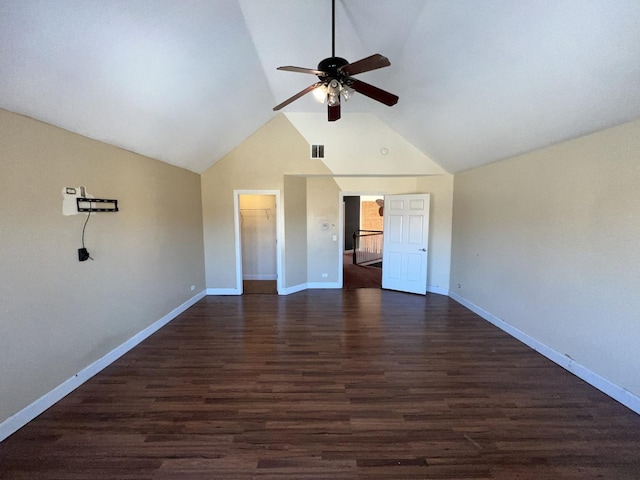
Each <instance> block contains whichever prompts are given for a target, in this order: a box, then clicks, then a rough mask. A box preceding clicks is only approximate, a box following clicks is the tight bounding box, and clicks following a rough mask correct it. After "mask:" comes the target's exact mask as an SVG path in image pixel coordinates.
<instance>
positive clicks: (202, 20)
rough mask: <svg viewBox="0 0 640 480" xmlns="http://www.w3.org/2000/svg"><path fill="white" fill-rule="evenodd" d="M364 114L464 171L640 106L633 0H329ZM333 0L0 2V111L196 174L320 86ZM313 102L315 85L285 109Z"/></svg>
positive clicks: (354, 108)
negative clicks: (383, 99) (367, 68)
mask: <svg viewBox="0 0 640 480" xmlns="http://www.w3.org/2000/svg"><path fill="white" fill-rule="evenodd" d="M336 17H337V19H336V32H337V39H336V54H337V55H338V56H342V57H345V58H347V59H348V60H350V61H355V60H358V59H360V58H363V57H365V56H368V55H371V54H373V53H381V54H383V55H385V56H387V57H388V58H389V59H390V60H391V66H390V67H388V68H385V69H382V70H378V71H375V72H369V73H365V74H362V75H361V76H359V78H361V79H362V80H364V81H366V82H368V83H372V84H374V85H377V86H379V87H380V88H383V89H385V90H388V91H390V92H392V93H395V94H397V95H399V96H400V101H399V102H398V104H397V105H396V106H394V107H391V108H389V107H386V106H384V105H380V104H377V103H376V102H374V101H373V100H370V99H368V98H366V97H362V96H356V97H354V98H352V99H350V100H349V102H348V103H346V104H344V105H343V108H342V112H343V117H344V116H345V115H349V113H353V112H367V113H373V114H375V115H377V116H378V117H379V118H380V120H381V121H382V122H384V123H386V124H387V125H388V126H390V127H391V128H393V129H394V130H396V131H397V132H398V133H399V134H400V135H402V136H403V137H404V138H405V139H407V140H408V141H409V142H411V143H412V144H413V145H414V146H415V147H417V148H418V149H419V150H421V151H422V152H423V153H424V154H425V155H428V156H429V157H430V158H432V159H433V160H434V161H436V162H437V163H438V164H439V165H441V166H442V167H443V168H444V169H445V170H447V171H449V172H457V171H461V170H464V169H468V168H472V167H474V166H478V165H482V164H485V163H489V162H492V161H496V160H499V159H502V158H506V157H509V156H512V155H515V154H518V153H522V152H525V151H530V150H534V149H537V148H541V147H544V146H547V145H550V144H553V143H557V142H559V141H562V140H566V139H569V138H573V137H576V136H580V135H583V134H586V133H589V132H593V131H596V130H600V129H603V128H607V127H610V126H613V125H617V124H620V123H623V122H626V121H630V120H633V119H636V118H640V1H638V0H483V1H481V0H337V8H336ZM330 54H331V2H330V0H109V1H104V0H56V1H52V0H0V107H2V108H5V109H7V110H11V111H14V112H18V113H21V114H25V115H28V116H31V117H34V118H36V119H39V120H43V121H45V122H48V123H51V124H54V125H57V126H60V127H62V128H65V129H67V130H71V131H74V132H78V133H80V134H83V135H86V136H88V137H91V138H95V139H98V140H102V141H104V142H107V143H110V144H113V145H116V146H119V147H123V148H126V149H128V150H131V151H134V152H138V153H141V154H144V155H148V156H151V157H154V158H157V159H160V160H163V161H166V162H168V163H171V164H174V165H179V166H182V167H185V168H188V169H190V170H193V171H195V172H202V171H204V170H205V169H206V168H208V167H209V166H210V165H211V164H213V163H214V162H215V161H216V160H218V159H219V158H221V157H222V156H223V155H224V154H225V153H227V152H229V151H230V150H231V149H233V148H234V147H235V146H236V145H238V144H239V143H241V142H242V141H243V140H244V139H245V138H246V137H247V136H248V135H250V134H251V133H252V132H254V131H255V130H257V129H258V128H260V127H261V126H262V125H263V124H264V123H265V122H267V121H268V120H269V119H271V118H272V117H273V116H274V115H276V113H275V112H273V111H272V107H273V106H274V105H276V104H277V103H280V102H281V101H282V100H284V99H286V98H288V97H289V96H291V95H293V94H294V93H296V92H298V91H299V90H302V89H303V88H304V87H306V86H308V85H310V84H311V83H314V82H315V80H316V77H313V76H311V75H304V74H297V73H290V72H281V71H277V70H276V67H278V66H280V65H297V66H302V67H311V68H315V67H316V66H317V63H318V62H319V61H320V60H321V59H323V58H325V57H328V56H330ZM324 108H326V107H323V106H321V105H319V104H318V103H316V102H315V101H314V100H313V98H312V96H311V95H307V96H306V97H303V98H302V99H300V100H298V101H296V102H294V103H293V104H291V105H289V106H288V107H286V108H285V110H284V111H288V112H309V113H311V114H313V113H317V112H318V111H322V110H323V109H324Z"/></svg>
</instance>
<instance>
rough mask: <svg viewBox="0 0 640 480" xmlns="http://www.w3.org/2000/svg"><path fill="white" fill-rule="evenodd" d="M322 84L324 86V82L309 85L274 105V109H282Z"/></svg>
mask: <svg viewBox="0 0 640 480" xmlns="http://www.w3.org/2000/svg"><path fill="white" fill-rule="evenodd" d="M321 86H322V82H316V83H314V84H313V85H309V86H308V87H307V88H305V89H304V90H302V91H301V92H298V93H296V94H295V95H294V96H293V97H290V98H288V99H286V100H285V101H284V102H282V103H281V104H279V105H276V106H275V107H273V110H274V111H277V110H280V109H281V108H284V107H286V106H287V105H289V104H290V103H291V102H294V101H296V100H297V99H299V98H300V97H302V96H304V95H306V94H307V93H309V92H310V91H312V90H315V89H316V88H318V87H321Z"/></svg>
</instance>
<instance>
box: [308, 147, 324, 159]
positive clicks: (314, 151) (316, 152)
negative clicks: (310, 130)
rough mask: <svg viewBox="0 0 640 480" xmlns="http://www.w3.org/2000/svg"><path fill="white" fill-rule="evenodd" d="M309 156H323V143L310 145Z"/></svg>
mask: <svg viewBox="0 0 640 480" xmlns="http://www.w3.org/2000/svg"><path fill="white" fill-rule="evenodd" d="M311 158H324V145H311Z"/></svg>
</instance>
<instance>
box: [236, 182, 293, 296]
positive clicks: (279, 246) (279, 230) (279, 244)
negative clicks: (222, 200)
mask: <svg viewBox="0 0 640 480" xmlns="http://www.w3.org/2000/svg"><path fill="white" fill-rule="evenodd" d="M240 195H274V196H275V197H276V285H277V288H278V295H281V294H282V293H281V292H282V285H283V278H282V272H283V268H282V258H283V252H282V250H283V248H284V242H283V241H282V239H283V238H284V229H283V223H282V211H281V203H280V190H234V191H233V215H234V219H233V222H234V233H235V235H234V237H235V252H236V291H237V292H238V295H242V292H243V286H242V228H241V225H240Z"/></svg>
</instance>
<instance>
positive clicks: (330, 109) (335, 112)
mask: <svg viewBox="0 0 640 480" xmlns="http://www.w3.org/2000/svg"><path fill="white" fill-rule="evenodd" d="M327 114H328V117H329V121H330V122H335V121H336V120H340V104H339V103H338V104H337V105H333V106H331V105H328V106H327Z"/></svg>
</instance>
